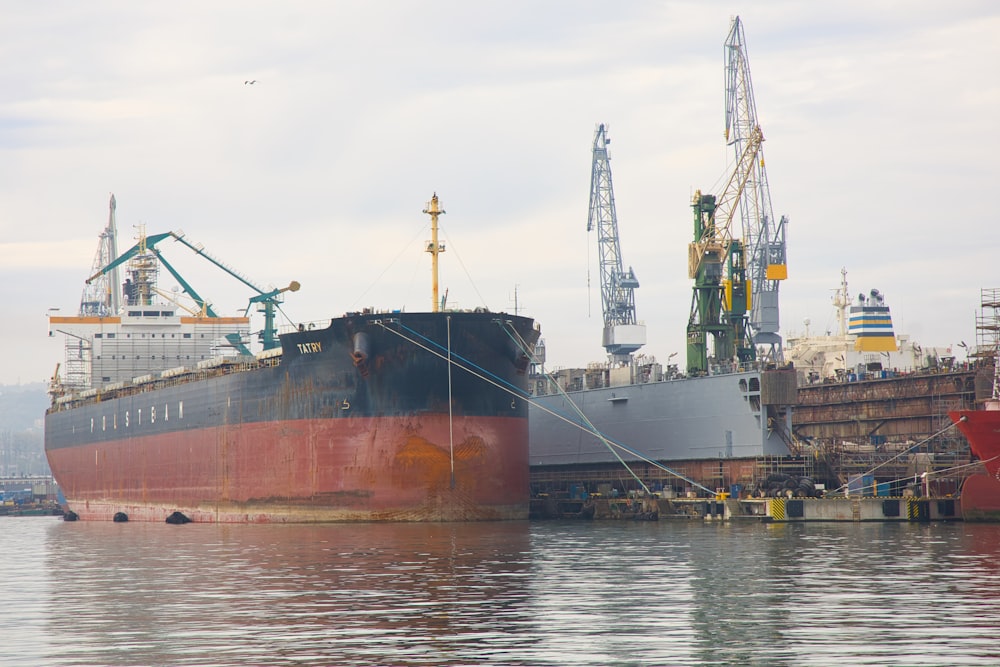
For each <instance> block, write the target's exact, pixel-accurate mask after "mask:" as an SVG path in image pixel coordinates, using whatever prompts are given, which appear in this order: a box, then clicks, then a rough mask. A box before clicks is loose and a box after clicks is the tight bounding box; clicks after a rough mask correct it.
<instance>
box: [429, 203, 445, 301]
mask: <svg viewBox="0 0 1000 667" xmlns="http://www.w3.org/2000/svg"><path fill="white" fill-rule="evenodd" d="M424 213H426V214H427V215H429V216H431V240H430V241H428V242H427V252H429V253H430V254H431V280H432V285H433V296H432V297H431V298H432V299H433V303H432V304H431V312H432V313H436V312H438V311H439V310H440V307H439V305H438V304H439V303H440V302H439V301H438V255H439V254H440V253H442V252H444V244H443V243H438V216H439V215H444V213H445V212H444V210H443V209H441V208H439V207H438V196H437V193H436V192H435V193H434V196H433V197H431V200H430V201H429V202H428V203H427V208H425V209H424Z"/></svg>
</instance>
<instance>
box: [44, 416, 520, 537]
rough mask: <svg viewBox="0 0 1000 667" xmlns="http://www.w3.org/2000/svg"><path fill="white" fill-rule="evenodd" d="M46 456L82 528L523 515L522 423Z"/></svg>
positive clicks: (254, 433)
mask: <svg viewBox="0 0 1000 667" xmlns="http://www.w3.org/2000/svg"><path fill="white" fill-rule="evenodd" d="M450 431H451V433H453V435H452V434H451V433H450ZM452 441H453V443H454V444H453V445H451V442H452ZM49 456H50V459H51V461H52V467H53V468H55V469H58V470H61V471H65V472H63V473H62V475H61V476H60V485H61V487H62V489H63V492H64V493H65V494H66V496H67V498H71V499H72V503H71V506H72V509H73V510H74V511H75V512H76V513H77V514H78V515H79V516H80V518H82V519H98V520H111V519H112V516H113V515H114V514H115V513H117V512H124V513H126V514H127V515H128V517H129V519H131V520H140V521H163V520H164V519H165V518H166V517H167V516H169V515H170V514H171V513H172V512H174V511H175V510H178V509H180V510H181V511H182V512H183V513H184V514H185V515H186V516H187V517H188V518H190V519H192V520H193V521H213V522H223V523H225V522H230V523H231V522H240V523H245V522H273V521H290V522H318V521H477V520H498V519H499V520H503V519H524V518H526V517H527V515H528V449H527V424H526V423H525V422H524V420H523V419H517V418H487V417H475V418H459V419H455V420H454V424H453V429H449V424H448V418H447V415H444V416H441V415H426V416H422V417H409V418H386V417H382V418H361V419H350V420H336V421H331V420H298V421H288V422H265V423H256V424H250V425H244V426H241V427H239V428H233V427H225V426H220V427H216V428H206V429H201V430H197V431H187V432H185V434H184V437H183V438H177V437H171V436H170V435H163V436H147V437H143V438H134V439H130V440H119V441H115V442H107V443H98V444H94V445H89V446H81V447H74V448H65V449H59V450H55V451H51V452H49ZM453 470H454V473H453V472H452V471H453Z"/></svg>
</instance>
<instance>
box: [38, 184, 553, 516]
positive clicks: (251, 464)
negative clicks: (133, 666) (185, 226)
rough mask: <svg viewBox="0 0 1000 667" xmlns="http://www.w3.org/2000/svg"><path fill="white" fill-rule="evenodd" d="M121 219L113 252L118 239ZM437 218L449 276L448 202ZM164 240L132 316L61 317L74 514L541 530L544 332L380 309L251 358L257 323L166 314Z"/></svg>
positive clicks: (129, 302) (56, 445)
mask: <svg viewBox="0 0 1000 667" xmlns="http://www.w3.org/2000/svg"><path fill="white" fill-rule="evenodd" d="M113 207H114V202H113V200H112V216H111V219H112V221H111V222H110V223H109V230H107V231H106V232H105V234H104V236H103V237H102V238H103V239H107V238H108V237H109V236H110V237H111V238H113V237H114V232H113V220H114V208H113ZM427 212H430V213H432V220H433V221H434V226H433V230H434V234H435V241H434V243H433V248H432V249H429V250H432V255H433V256H434V259H435V264H436V260H437V255H436V252H433V250H437V249H438V248H439V246H438V244H437V243H436V220H437V217H436V213H437V212H438V201H437V196H436V195H435V197H434V199H433V200H432V201H431V203H430V206H429V211H427ZM163 236H164V237H165V236H166V235H163ZM170 237H171V238H173V239H174V240H183V237H182V236H181V235H180V234H171V235H170ZM153 238H154V237H149V238H148V239H146V238H142V239H140V243H139V244H137V246H136V247H135V248H133V249H132V250H130V251H129V252H127V253H125V254H123V255H122V257H121V258H120V259H122V258H127V259H128V264H127V267H128V268H127V271H128V279H127V280H126V281H125V288H124V297H125V298H124V304H123V305H122V306H121V307H120V309H119V311H118V312H116V311H115V310H114V303H113V301H112V300H110V299H109V300H108V301H107V302H106V303H103V302H101V303H100V305H99V306H98V307H96V308H93V307H91V306H93V304H95V303H97V302H100V301H101V299H97V300H88V298H87V296H86V293H85V298H84V301H83V303H84V304H85V306H86V305H87V304H90V306H86V307H81V314H80V315H79V316H76V317H55V316H53V317H50V334H55V333H57V332H58V333H63V334H66V335H67V341H68V342H67V353H68V355H67V356H68V358H75V359H76V361H75V362H74V363H75V364H76V365H77V367H76V368H73V363H69V362H68V365H67V378H66V381H59V378H58V373H57V374H56V375H57V377H55V378H54V383H53V384H54V386H53V404H52V406H51V408H50V409H49V410H48V411H47V413H46V417H45V450H46V454H47V456H48V460H49V464H50V466H51V469H52V472H53V475H54V477H55V478H56V480H57V482H58V483H59V486H60V488H61V490H62V492H63V494H64V495H65V497H66V501H67V504H68V509H69V510H70V511H72V512H74V513H75V514H76V515H78V516H79V517H80V518H83V519H105V520H112V519H113V518H115V517H117V518H118V519H119V520H121V519H123V518H127V519H131V520H150V521H163V520H165V519H167V518H168V517H171V516H174V517H176V516H177V515H176V514H175V513H180V514H181V515H183V517H185V518H187V519H190V520H193V521H213V522H276V521H289V522H315V521H450V520H463V521H464V520H497V519H524V518H527V516H528V440H527V436H528V421H527V417H528V407H527V403H526V401H525V400H523V398H522V397H523V396H524V395H525V393H526V385H527V376H526V369H527V366H528V362H529V358H530V355H531V354H532V349H533V346H534V343H535V341H536V340H537V338H538V335H539V332H538V329H537V328H536V327H535V325H534V323H533V321H532V320H531V319H529V318H527V317H522V316H517V315H511V314H507V313H494V312H489V311H486V310H484V309H480V310H476V311H445V310H437V309H436V308H435V310H434V311H432V312H419V313H409V312H404V311H389V312H374V311H372V310H365V311H363V312H355V313H348V314H345V315H344V316H342V317H336V318H333V319H332V320H329V321H327V322H325V323H321V324H320V325H318V326H315V325H298V326H294V327H290V330H289V331H286V332H283V333H279V334H278V335H276V336H268V335H267V334H268V331H267V330H265V332H264V334H265V336H264V338H265V340H268V341H269V344H267V345H266V348H265V349H264V350H263V351H261V352H259V353H257V354H255V355H251V354H247V352H248V350H247V346H246V345H245V343H246V341H247V334H248V332H249V325H248V320H247V319H246V318H239V317H236V318H222V317H213V316H211V314H209V313H208V312H207V311H209V310H210V309H209V308H207V307H203V308H202V311H201V312H200V313H199V314H197V315H192V316H182V315H180V314H178V312H177V308H176V307H175V306H174V305H173V304H160V305H156V304H155V301H154V300H153V299H152V298H151V295H154V294H155V292H156V290H155V289H153V288H154V281H155V277H156V270H157V268H158V265H159V263H161V262H164V261H165V260H164V259H163V256H162V254H161V253H160V252H158V251H156V252H154V249H153V248H152V247H151V244H150V241H149V239H153ZM185 244H186V242H185ZM441 249H443V248H441ZM198 251H199V253H200V254H203V251H202V250H201V249H200V247H199V250H198ZM99 254H100V253H99ZM110 254H113V253H110ZM213 261H214V260H213ZM122 263H123V262H119V261H118V260H116V261H114V262H111V263H109V264H107V265H105V266H104V267H103V268H102V269H101V271H100V272H99V274H100V275H101V276H102V277H103V276H108V275H109V274H113V272H112V271H111V269H112V267H113V268H117V267H118V266H119V265H120V264H122ZM95 264H104V262H103V261H102V262H95ZM171 272H172V273H173V269H171ZM92 278H93V277H92ZM244 282H247V284H251V283H249V281H246V280H244ZM109 284H111V285H114V283H113V282H112V283H109ZM182 284H184V283H183V281H182ZM184 285H185V291H186V292H188V293H189V294H194V292H193V290H191V289H190V286H188V285H186V284H184ZM436 285H437V283H436V275H435V291H436ZM296 287H297V285H296ZM115 289H116V287H113V288H112V290H111V291H112V292H113V291H114V290H115ZM287 289H288V288H283V289H282V290H263V289H262V290H260V295H259V297H255V299H257V300H256V303H263V305H264V306H265V307H266V306H273V305H274V299H275V297H276V296H277V295H278V294H279V293H280V292H283V291H286V290H287ZM98 292H100V290H99V291H98ZM255 299H251V302H252V303H253V302H255ZM196 300H197V299H196ZM434 303H435V305H436V304H437V298H436V295H435V300H434ZM203 305H205V306H207V304H203ZM80 359H83V360H84V361H85V362H86V363H84V364H80V363H79V362H80ZM70 379H74V380H75V386H74V384H73V383H70V382H68V380H70ZM83 379H86V380H87V381H88V384H89V385H90V386H89V387H86V388H85V387H84V386H83V383H82V380H83Z"/></svg>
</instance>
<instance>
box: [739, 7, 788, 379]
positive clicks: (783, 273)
mask: <svg viewBox="0 0 1000 667" xmlns="http://www.w3.org/2000/svg"><path fill="white" fill-rule="evenodd" d="M724 48H725V55H726V131H725V136H726V141H727V142H728V143H729V144H730V145H732V147H733V151H734V155H735V156H736V158H737V159H739V157H740V156H741V155H742V154H743V153H744V152H745V150H746V147H747V144H748V143H749V142H750V141H752V138H753V135H754V133H758V132H760V123H759V122H758V120H757V105H756V102H755V101H754V92H753V83H752V82H751V79H750V62H749V60H748V57H747V49H746V37H745V36H744V34H743V23H742V21H740V18H739V17H738V16H737V17H735V18H734V19H733V21H732V24H731V26H730V30H729V35H728V37H727V38H726V42H725V47H724ZM757 152H758V156H757V159H756V160H755V161H754V164H753V168H752V169H751V171H750V173H749V174H748V178H747V185H746V187H745V188H744V189H743V191H742V193H741V196H740V199H739V213H740V220H741V223H742V235H743V242H744V244H745V246H746V258H747V259H746V271H747V280H748V283H749V285H750V292H751V295H750V329H751V333H752V336H753V344H754V346H755V347H756V348H759V349H760V350H761V351H763V352H764V356H765V358H767V359H769V360H771V361H774V362H777V363H781V362H782V361H783V358H782V357H783V354H782V347H781V336H780V334H779V333H778V330H779V326H780V317H779V309H778V289H779V286H780V284H781V281H782V280H785V279H786V278H787V277H788V267H787V261H786V246H785V226H786V224H787V223H788V219H787V218H786V217H785V216H782V217H781V219H780V220H779V221H778V222H775V218H774V213H773V211H772V209H771V191H770V187H769V186H768V182H767V171H766V169H765V166H764V153H763V149H762V148H760V147H758V149H757Z"/></svg>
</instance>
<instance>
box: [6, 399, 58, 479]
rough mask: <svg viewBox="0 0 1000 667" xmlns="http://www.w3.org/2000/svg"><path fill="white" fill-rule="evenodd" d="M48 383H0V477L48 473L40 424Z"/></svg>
mask: <svg viewBox="0 0 1000 667" xmlns="http://www.w3.org/2000/svg"><path fill="white" fill-rule="evenodd" d="M48 405H49V395H48V385H47V384H46V383H44V382H37V383H34V384H17V385H0V477H19V476H21V475H47V474H49V465H48V462H47V461H46V460H45V448H44V445H43V442H42V433H43V430H42V423H43V420H44V419H45V408H47V407H48Z"/></svg>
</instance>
